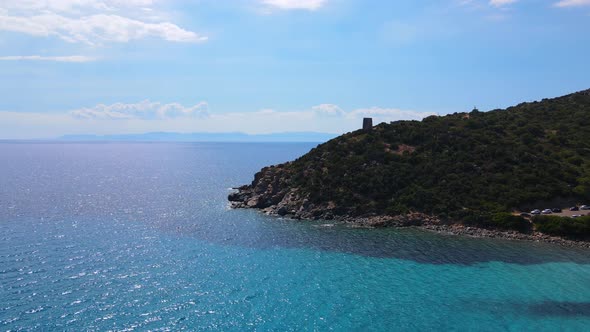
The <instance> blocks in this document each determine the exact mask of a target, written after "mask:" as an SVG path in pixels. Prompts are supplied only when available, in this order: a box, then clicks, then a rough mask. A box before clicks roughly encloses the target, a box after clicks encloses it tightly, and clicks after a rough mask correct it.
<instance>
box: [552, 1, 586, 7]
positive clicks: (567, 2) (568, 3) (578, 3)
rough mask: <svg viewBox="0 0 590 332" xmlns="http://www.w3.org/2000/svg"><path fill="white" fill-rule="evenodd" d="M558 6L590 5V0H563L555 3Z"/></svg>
mask: <svg viewBox="0 0 590 332" xmlns="http://www.w3.org/2000/svg"><path fill="white" fill-rule="evenodd" d="M555 6H556V7H581V6H590V0H561V1H559V2H557V3H555Z"/></svg>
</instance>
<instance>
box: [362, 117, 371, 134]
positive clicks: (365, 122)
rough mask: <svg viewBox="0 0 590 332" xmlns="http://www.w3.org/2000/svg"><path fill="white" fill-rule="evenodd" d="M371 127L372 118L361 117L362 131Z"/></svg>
mask: <svg viewBox="0 0 590 332" xmlns="http://www.w3.org/2000/svg"><path fill="white" fill-rule="evenodd" d="M372 129H373V118H364V119H363V130H364V131H371V130H372Z"/></svg>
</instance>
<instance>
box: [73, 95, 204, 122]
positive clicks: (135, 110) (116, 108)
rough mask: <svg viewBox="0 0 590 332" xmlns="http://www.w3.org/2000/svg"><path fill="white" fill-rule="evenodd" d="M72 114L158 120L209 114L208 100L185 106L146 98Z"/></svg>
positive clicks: (91, 116) (111, 118) (90, 117)
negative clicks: (135, 101)
mask: <svg viewBox="0 0 590 332" xmlns="http://www.w3.org/2000/svg"><path fill="white" fill-rule="evenodd" d="M70 115H72V116H73V117H75V118H78V119H110V120H121V119H127V120H129V119H143V120H158V119H170V118H179V117H197V118H203V117H207V116H208V115H209V110H208V105H207V103H206V102H200V103H198V104H196V105H193V106H188V107H185V106H183V105H181V104H179V103H169V104H162V103H159V102H151V101H149V100H144V101H142V102H139V103H135V104H125V103H115V104H112V105H104V104H99V105H96V106H94V107H90V108H81V109H77V110H73V111H70Z"/></svg>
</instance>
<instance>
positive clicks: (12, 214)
mask: <svg viewBox="0 0 590 332" xmlns="http://www.w3.org/2000/svg"><path fill="white" fill-rule="evenodd" d="M313 146H314V145H313V144H215V143H174V144H167V143H152V144H150V143H89V144H79V143H11V142H4V143H0V330H59V331H61V330H69V331H82V330H96V331H107V330H121V331H122V330H125V331H131V330H154V331H156V330H174V331H175V330H223V331H228V330H229V331H243V330H246V331H247V330H257V331H269V330H274V331H300V330H318V331H327V330H334V331H349V330H355V331H385V330H407V331H417V330H435V331H440V330H459V331H463V330H464V331H473V330H481V331H499V330H512V331H522V330H529V331H555V330H568V331H584V330H586V331H587V330H588V329H590V250H583V249H565V248H561V247H559V246H555V245H549V244H537V243H529V242H518V241H505V240H492V239H471V238H465V237H458V236H445V235H438V234H433V233H428V232H424V231H419V230H413V229H382V230H381V229H380V230H368V229H355V228H348V227H344V226H337V225H336V226H332V225H330V224H329V223H327V222H297V221H289V220H281V219H276V218H272V217H267V216H264V215H261V214H259V213H258V212H256V211H247V210H230V209H228V206H227V202H226V197H227V194H228V188H230V187H232V186H236V185H241V184H245V183H248V182H250V181H251V180H252V178H253V175H254V173H255V172H256V171H258V170H259V169H260V168H261V167H262V166H265V165H268V164H273V163H278V162H283V161H287V160H291V159H294V158H296V157H298V156H300V155H302V154H304V153H305V152H307V151H308V150H309V149H310V148H312V147H313Z"/></svg>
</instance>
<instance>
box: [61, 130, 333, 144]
mask: <svg viewBox="0 0 590 332" xmlns="http://www.w3.org/2000/svg"><path fill="white" fill-rule="evenodd" d="M336 136H338V135H336V134H328V133H316V132H287V133H273V134H259V135H250V134H245V133H240V132H235V133H168V132H153V133H144V134H123V135H65V136H61V137H59V138H58V139H59V140H62V141H110V142H111V141H124V142H326V141H328V140H330V139H332V138H334V137H336Z"/></svg>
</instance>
